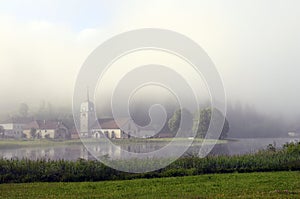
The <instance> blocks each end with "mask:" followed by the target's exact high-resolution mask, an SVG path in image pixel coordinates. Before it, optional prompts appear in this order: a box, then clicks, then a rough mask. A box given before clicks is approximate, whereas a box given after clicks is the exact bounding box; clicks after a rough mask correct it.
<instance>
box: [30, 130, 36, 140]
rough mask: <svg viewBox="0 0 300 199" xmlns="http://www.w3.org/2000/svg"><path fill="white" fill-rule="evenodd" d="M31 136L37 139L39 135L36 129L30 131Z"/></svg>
mask: <svg viewBox="0 0 300 199" xmlns="http://www.w3.org/2000/svg"><path fill="white" fill-rule="evenodd" d="M30 135H31V137H32V138H36V136H37V134H36V129H35V128H31V129H30Z"/></svg>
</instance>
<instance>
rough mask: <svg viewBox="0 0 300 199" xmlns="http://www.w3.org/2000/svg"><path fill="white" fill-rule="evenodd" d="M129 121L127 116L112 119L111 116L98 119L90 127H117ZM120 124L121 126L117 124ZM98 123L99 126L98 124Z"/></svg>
mask: <svg viewBox="0 0 300 199" xmlns="http://www.w3.org/2000/svg"><path fill="white" fill-rule="evenodd" d="M127 122H129V119H128V118H121V119H117V120H114V119H112V118H105V119H98V120H97V121H96V122H95V123H94V124H93V125H92V129H99V128H101V129H119V128H121V127H122V126H124V125H125V124H126V123H127ZM118 124H120V125H121V127H119V126H118ZM99 125H100V126H99Z"/></svg>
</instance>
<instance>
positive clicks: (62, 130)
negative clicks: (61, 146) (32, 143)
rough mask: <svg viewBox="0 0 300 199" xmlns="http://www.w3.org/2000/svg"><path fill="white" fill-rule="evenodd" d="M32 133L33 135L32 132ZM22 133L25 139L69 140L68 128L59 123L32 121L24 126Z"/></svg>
mask: <svg viewBox="0 0 300 199" xmlns="http://www.w3.org/2000/svg"><path fill="white" fill-rule="evenodd" d="M32 131H34V133H33V132H32ZM23 133H24V134H25V135H26V137H27V138H32V135H33V134H35V135H34V136H35V137H36V138H51V139H70V138H71V134H70V133H69V131H68V128H67V127H66V126H65V125H64V124H63V123H62V122H61V121H53V120H34V121H32V122H30V123H28V124H27V125H26V126H24V130H23Z"/></svg>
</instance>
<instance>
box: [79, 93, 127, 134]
mask: <svg viewBox="0 0 300 199" xmlns="http://www.w3.org/2000/svg"><path fill="white" fill-rule="evenodd" d="M95 116H96V114H95V106H94V103H93V102H92V101H90V99H89V93H88V92H87V99H86V101H84V102H83V103H82V104H81V106H80V136H81V137H82V138H95V139H101V138H104V137H107V138H110V139H124V138H130V135H129V134H130V133H129V134H127V133H125V132H124V131H123V130H122V129H126V131H127V132H130V131H132V129H131V122H132V120H131V119H128V118H120V119H116V120H115V119H111V118H102V119H97V118H96V117H95Z"/></svg>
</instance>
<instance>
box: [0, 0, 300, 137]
mask: <svg viewBox="0 0 300 199" xmlns="http://www.w3.org/2000/svg"><path fill="white" fill-rule="evenodd" d="M89 3H95V2H94V1H90V2H89ZM89 3H86V2H85V3H83V2H81V1H75V2H74V3H73V1H72V3H71V2H68V1H66V2H65V3H61V2H60V1H52V2H51V6H50V3H49V2H47V1H45V2H44V1H43V2H40V1H32V3H31V4H30V6H29V5H27V4H25V3H22V1H2V2H1V3H0V4H1V6H0V26H1V31H0V55H1V56H0V71H1V76H0V92H1V100H0V117H1V120H3V119H5V118H7V117H9V116H12V115H15V114H17V112H18V108H19V104H20V103H23V102H24V103H27V104H28V105H29V107H30V114H34V113H35V112H37V111H38V110H39V107H40V104H41V102H42V101H45V102H49V103H50V104H51V105H52V106H53V107H55V110H57V111H56V112H59V113H60V114H62V112H63V111H62V110H66V112H70V111H71V105H72V95H73V90H74V86H75V82H76V78H77V75H78V72H79V70H80V68H81V65H82V64H83V63H84V61H85V59H86V58H87V57H88V55H89V54H90V53H91V52H92V51H93V50H94V49H95V48H96V47H97V46H98V45H100V44H101V43H102V42H103V41H105V40H107V39H108V38H110V37H112V36H113V35H116V34H119V33H121V32H124V31H128V30H132V29H138V28H145V27H148V28H152V27H155V28H164V29H170V30H173V31H177V32H179V33H181V34H184V35H186V36H188V37H189V38H191V39H192V40H194V41H195V42H197V43H198V44H199V45H200V46H201V47H202V48H203V49H204V50H205V51H206V52H207V54H208V56H209V57H210V58H211V59H212V61H213V62H214V63H215V66H216V68H217V69H218V71H219V74H220V76H221V78H222V80H223V83H224V89H225V92H226V96H227V100H228V103H227V104H228V118H229V120H231V123H232V128H231V130H232V132H231V133H232V136H238V134H239V132H241V131H243V132H241V133H242V134H245V135H246V134H247V132H252V133H254V132H256V133H254V135H255V136H259V135H261V134H262V133H263V132H268V133H267V134H272V132H273V134H274V136H275V135H276V136H282V135H283V134H284V132H287V131H298V130H299V126H298V125H297V123H298V122H299V121H300V111H299V110H300V103H299V101H300V94H299V90H300V84H299V77H298V76H299V74H300V57H299V56H298V54H299V52H300V21H299V19H300V13H299V9H300V2H299V1H296V0H291V1H280V0H264V1H250V0H249V1H237V0H231V1H226V2H225V1H209V2H208V1H188V2H183V1H168V0H167V1H163V2H162V1H151V2H147V3H145V2H139V1H126V2H123V1H114V2H108V1H99V2H97V3H96V4H95V6H94V7H93V8H92V7H88V6H86V4H89ZM87 7H88V8H87ZM21 8H22V9H21ZM91 13H93V14H91ZM124 59H125V60H122V62H119V63H116V65H117V64H119V65H120V64H123V65H124V67H123V68H122V69H115V70H112V71H111V74H109V75H107V76H106V79H104V80H103V82H102V83H101V82H100V83H99V85H100V87H101V86H102V88H99V90H98V91H96V93H95V102H96V105H97V107H98V109H99V110H98V115H99V116H109V115H110V107H109V105H110V97H109V94H110V93H111V89H112V86H113V83H114V82H113V81H111V80H118V79H119V78H120V77H121V76H122V75H123V74H125V73H126V70H125V69H127V70H128V69H129V68H130V67H132V66H133V64H132V63H135V64H136V66H138V65H140V64H142V63H143V64H145V63H149V62H151V64H153V63H160V64H165V65H170V67H171V68H173V69H176V67H178V68H181V69H182V68H184V69H183V70H181V71H180V73H181V74H183V75H184V74H185V76H186V77H189V78H190V79H192V78H193V77H192V76H193V75H194V73H193V72H191V71H189V69H188V68H189V67H188V66H184V65H183V63H181V62H180V61H179V60H177V59H175V58H170V57H168V56H167V55H165V54H163V53H162V54H155V53H154V54H151V53H150V54H149V53H145V54H138V55H137V54H135V55H132V57H130V56H129V58H128V59H127V60H126V58H124ZM116 68H117V67H116ZM147 75H148V74H145V77H146V76H147ZM99 85H98V86H99ZM84 86H89V85H84ZM199 87H200V88H199V90H200V91H199V92H198V94H197V95H198V96H199V98H200V101H201V103H203V104H209V103H207V101H208V100H209V92H208V91H207V88H206V87H205V86H204V83H203V80H199ZM101 89H102V90H101ZM153 92H154V93H155V92H157V93H156V94H155V95H154V94H153ZM83 95H85V93H83ZM140 95H142V96H140V97H138V98H137V99H136V104H139V103H141V102H140V101H142V102H143V101H144V100H141V99H145V98H146V99H149V101H148V102H147V103H146V104H149V103H150V102H155V103H157V102H158V101H161V103H162V104H164V105H165V106H168V105H169V108H167V109H168V110H169V112H172V111H171V110H173V109H175V107H176V105H174V106H173V104H174V103H173V101H174V99H171V98H172V97H170V96H168V94H166V93H164V92H161V91H159V90H156V91H152V92H150V93H147V92H144V93H143V94H140ZM153 96H155V97H154V98H158V96H160V97H159V98H158V99H154V98H153V99H152V97H153ZM91 97H94V96H91ZM172 100H173V101H172ZM170 101H172V102H170ZM175 104H176V103H175ZM132 106H133V105H132ZM137 107H139V106H138V105H136V106H135V107H132V109H134V110H135V111H136V109H138V110H139V108H137ZM171 107H172V108H171ZM137 112H139V111H137ZM141 112H144V111H141ZM135 114H137V113H136V112H135ZM139 114H141V113H139ZM242 115H243V116H242ZM244 123H248V125H249V126H247V125H246V126H247V128H248V130H245V129H241V128H242V127H243V125H242V124H244ZM236 124H238V125H239V126H238V127H237V125H236ZM254 124H257V125H256V126H257V128H256V129H255V128H254V127H253V126H255V125H254ZM244 126H245V125H244ZM250 126H251V127H250ZM263 127H264V128H263Z"/></svg>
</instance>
